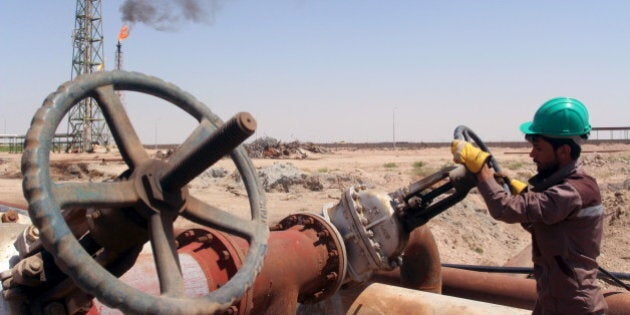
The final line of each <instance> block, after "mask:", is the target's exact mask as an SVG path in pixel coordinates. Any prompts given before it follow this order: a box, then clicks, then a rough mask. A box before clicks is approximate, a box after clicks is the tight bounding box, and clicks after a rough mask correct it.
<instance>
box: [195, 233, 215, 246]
mask: <svg viewBox="0 0 630 315" xmlns="http://www.w3.org/2000/svg"><path fill="white" fill-rule="evenodd" d="M213 239H214V236H212V234H206V235H201V236H199V237H197V242H199V243H204V244H210V243H212V240H213Z"/></svg>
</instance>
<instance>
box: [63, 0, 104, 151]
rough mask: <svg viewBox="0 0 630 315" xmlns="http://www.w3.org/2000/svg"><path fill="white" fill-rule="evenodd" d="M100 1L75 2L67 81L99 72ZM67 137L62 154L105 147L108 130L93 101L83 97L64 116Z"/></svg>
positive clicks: (102, 63) (101, 56) (101, 23)
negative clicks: (69, 71) (67, 142)
mask: <svg viewBox="0 0 630 315" xmlns="http://www.w3.org/2000/svg"><path fill="white" fill-rule="evenodd" d="M101 12H102V5H101V0H77V4H76V12H75V22H74V31H73V35H72V40H73V49H72V73H71V74H70V77H71V79H74V78H76V77H78V76H79V75H81V74H85V73H92V72H95V71H101V70H103V68H104V66H105V62H104V59H103V55H104V54H103V51H104V48H103V27H102V26H103V17H102V14H101ZM68 136H69V137H70V138H71V142H70V143H69V144H68V147H67V149H66V151H71V150H72V151H80V152H91V151H92V144H93V143H98V144H101V145H104V144H107V143H108V141H109V128H107V124H106V123H105V120H104V119H103V113H102V112H101V109H100V108H99V107H98V106H97V105H96V100H94V99H93V98H86V99H84V100H82V101H81V102H79V103H78V104H77V105H76V106H74V107H73V108H72V109H70V112H69V113H68Z"/></svg>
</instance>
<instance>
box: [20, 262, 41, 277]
mask: <svg viewBox="0 0 630 315" xmlns="http://www.w3.org/2000/svg"><path fill="white" fill-rule="evenodd" d="M41 272H42V262H41V261H40V260H39V259H29V260H27V261H26V262H25V264H24V274H25V275H26V276H28V277H36V276H38V275H39V274H40V273H41Z"/></svg>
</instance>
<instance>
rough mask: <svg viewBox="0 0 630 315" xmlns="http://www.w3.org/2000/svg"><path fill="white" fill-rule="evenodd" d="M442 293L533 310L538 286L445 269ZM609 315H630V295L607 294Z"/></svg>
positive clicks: (520, 279)
mask: <svg viewBox="0 0 630 315" xmlns="http://www.w3.org/2000/svg"><path fill="white" fill-rule="evenodd" d="M442 281H443V287H442V291H443V293H444V294H446V295H451V296H456V297H460V298H466V299H473V300H478V301H485V302H489V303H497V304H501V305H507V306H514V307H519V308H525V309H529V310H533V308H534V304H535V303H536V298H537V294H536V282H535V281H534V280H532V279H522V278H515V277H510V276H505V275H499V274H488V273H484V272H477V271H469V270H461V269H453V268H442ZM604 298H605V299H606V303H607V304H608V313H607V314H609V315H617V314H619V315H621V314H628V310H630V293H628V292H620V291H617V290H604Z"/></svg>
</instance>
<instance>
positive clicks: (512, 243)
mask: <svg viewBox="0 0 630 315" xmlns="http://www.w3.org/2000/svg"><path fill="white" fill-rule="evenodd" d="M490 149H491V150H492V151H493V153H494V155H495V156H496V158H497V159H498V161H499V162H500V163H501V164H502V166H503V168H504V171H506V172H507V173H508V174H509V175H510V176H511V177H513V178H517V179H521V180H526V179H527V178H528V177H530V176H532V175H533V174H534V172H535V168H534V165H533V164H532V163H531V162H530V159H529V157H528V155H527V149H526V148H492V147H491V148H490ZM584 150H585V153H584V154H583V158H582V159H583V162H584V163H583V164H584V167H585V168H586V170H587V171H588V172H589V173H591V174H592V175H594V176H595V177H596V178H597V179H598V182H599V185H600V187H601V189H602V192H603V197H604V203H605V206H606V211H607V219H606V227H605V236H604V242H603V248H602V254H601V256H600V257H599V263H600V264H601V265H602V266H603V267H604V268H606V269H607V270H609V271H615V272H624V273H628V272H630V254H629V253H630V228H629V227H630V200H629V199H628V198H630V144H616V145H597V146H595V145H586V146H585V147H584ZM150 154H155V152H150ZM20 159H21V156H20V155H19V154H7V153H0V201H2V202H4V203H14V204H25V200H24V197H23V195H22V189H21V174H20V171H19V165H20ZM51 161H52V164H53V166H54V167H53V168H52V169H53V171H52V173H53V179H54V180H57V181H64V180H80V181H81V180H90V181H101V180H107V179H111V178H114V177H116V176H117V175H118V174H120V173H121V172H122V171H124V170H125V169H126V166H125V164H124V163H123V162H122V160H121V159H120V158H119V156H118V155H117V154H116V153H92V154H52V155H51ZM253 162H254V165H255V166H256V168H258V169H264V168H266V167H269V166H272V165H273V164H277V163H281V164H291V165H293V166H295V167H296V168H298V169H299V170H301V171H302V172H304V174H307V175H308V176H315V177H317V178H320V179H322V181H323V188H322V189H321V190H319V191H313V190H310V189H307V188H305V187H303V186H300V185H294V186H290V187H289V188H288V189H287V190H284V191H272V192H268V193H267V194H266V198H267V208H268V217H269V223H270V224H273V223H274V222H276V221H278V220H280V219H282V218H284V217H285V216H287V215H288V214H290V213H293V212H298V211H311V212H320V211H321V209H322V206H323V205H325V204H329V203H336V202H337V201H338V200H339V198H340V196H341V194H342V191H343V190H344V189H346V188H348V187H349V186H350V185H352V184H357V183H360V184H364V185H367V186H368V187H371V188H374V189H379V190H382V191H384V192H391V191H394V190H396V189H398V188H400V187H403V186H406V185H408V184H409V183H411V182H413V181H416V180H418V179H420V178H422V177H424V176H427V175H429V174H432V173H433V172H435V171H437V170H439V169H440V168H442V167H444V166H445V165H449V164H451V156H450V152H449V149H448V147H446V146H444V147H439V148H428V149H422V150H397V151H393V150H376V149H374V150H368V149H362V150H348V149H345V150H336V151H330V152H327V153H321V154H315V153H312V154H308V156H307V157H306V158H305V159H285V160H282V159H255V160H253ZM212 168H221V169H224V170H227V174H228V175H227V176H224V177H217V178H215V177H211V176H209V175H206V176H199V177H198V178H197V179H195V180H194V181H193V182H191V184H190V186H191V193H192V194H193V195H195V196H197V197H199V198H201V199H202V200H205V201H206V202H208V203H211V204H213V205H215V206H218V207H220V208H222V209H224V210H226V211H230V212H233V213H239V214H240V215H247V213H248V211H249V210H248V204H247V199H246V195H245V191H244V189H243V187H242V184H240V183H239V182H238V181H236V180H235V179H234V177H233V176H232V174H233V173H234V172H235V167H234V165H233V164H232V162H231V160H229V159H224V160H221V161H219V162H218V163H217V164H215V165H214V166H213V167H212ZM204 174H205V173H204ZM202 175H203V174H202ZM335 179H337V180H335ZM428 225H429V226H430V228H431V230H432V232H433V234H434V235H435V237H436V240H437V242H438V246H439V250H440V255H441V258H442V261H443V262H445V263H456V264H482V265H494V266H502V265H504V264H506V262H508V260H510V258H512V257H514V256H515V255H517V254H518V253H519V252H521V251H523V250H524V249H525V250H526V248H527V246H528V245H529V243H530V239H529V235H528V234H527V233H526V232H524V231H523V230H522V229H521V228H520V226H518V225H514V224H512V225H510V224H504V223H501V222H497V221H495V220H493V219H492V218H491V217H490V216H489V214H488V213H487V210H486V209H485V205H484V203H483V201H482V199H481V197H480V196H479V195H478V193H477V192H476V190H475V189H473V191H471V193H470V194H469V195H468V196H467V197H466V199H465V200H464V201H462V202H460V203H459V204H458V205H456V206H454V207H452V208H451V209H449V210H447V211H446V212H444V213H442V214H440V215H439V216H437V217H436V218H434V219H433V220H432V221H430V222H429V223H428ZM520 264H526V265H530V263H528V262H527V261H525V262H521V263H520ZM604 285H609V284H604Z"/></svg>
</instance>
